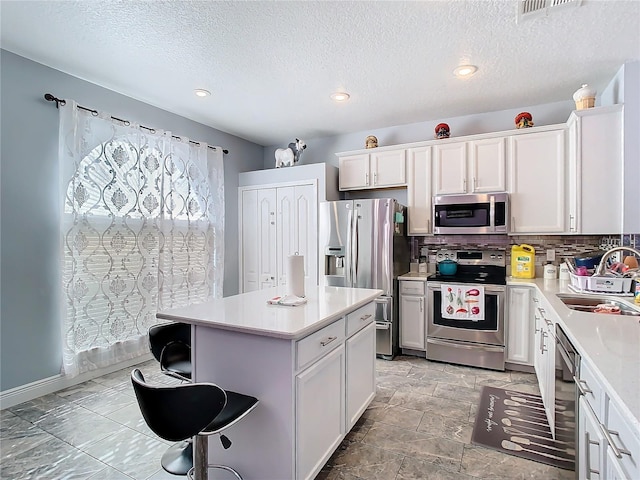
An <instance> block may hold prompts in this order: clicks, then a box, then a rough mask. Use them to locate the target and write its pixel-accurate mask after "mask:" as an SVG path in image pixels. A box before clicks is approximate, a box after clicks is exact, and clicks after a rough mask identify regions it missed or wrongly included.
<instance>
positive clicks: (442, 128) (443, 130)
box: [436, 123, 451, 138]
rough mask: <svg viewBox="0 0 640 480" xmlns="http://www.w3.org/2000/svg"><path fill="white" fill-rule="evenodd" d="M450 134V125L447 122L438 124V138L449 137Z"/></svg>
mask: <svg viewBox="0 0 640 480" xmlns="http://www.w3.org/2000/svg"><path fill="white" fill-rule="evenodd" d="M450 134H451V132H450V130H449V125H447V124H446V123H439V124H438V125H436V138H449V135H450Z"/></svg>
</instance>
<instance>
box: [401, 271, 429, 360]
mask: <svg viewBox="0 0 640 480" xmlns="http://www.w3.org/2000/svg"><path fill="white" fill-rule="evenodd" d="M425 284H426V282H423V281H419V280H401V281H400V282H399V291H400V348H408V349H411V350H418V351H422V352H425V351H426V348H425V345H426V343H425V342H426V333H425V331H426V324H427V308H426V306H427V304H426V301H427V298H426V295H425V294H426V292H425Z"/></svg>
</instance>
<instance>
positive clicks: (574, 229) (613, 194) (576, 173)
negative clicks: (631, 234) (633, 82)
mask: <svg viewBox="0 0 640 480" xmlns="http://www.w3.org/2000/svg"><path fill="white" fill-rule="evenodd" d="M622 113H623V107H622V105H613V106H609V107H597V108H589V109H586V110H577V111H574V112H573V113H572V114H571V116H570V117H569V120H568V122H567V124H568V125H569V141H568V143H569V149H568V150H569V178H568V185H569V210H570V211H569V219H570V225H569V227H570V228H569V230H570V232H571V233H582V234H602V235H609V234H616V233H622V213H623V209H622V205H623V199H622V196H623V190H624V189H623V188H622V185H623V177H622V169H623V156H622V141H623V131H624V129H623V126H622Z"/></svg>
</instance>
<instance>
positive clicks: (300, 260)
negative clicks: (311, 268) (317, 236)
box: [287, 255, 304, 297]
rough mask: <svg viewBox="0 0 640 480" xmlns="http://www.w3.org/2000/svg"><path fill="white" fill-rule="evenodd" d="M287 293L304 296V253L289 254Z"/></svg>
mask: <svg viewBox="0 0 640 480" xmlns="http://www.w3.org/2000/svg"><path fill="white" fill-rule="evenodd" d="M287 294H288V295H295V296H296V297H304V255H289V258H288V261H287Z"/></svg>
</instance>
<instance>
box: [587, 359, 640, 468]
mask: <svg viewBox="0 0 640 480" xmlns="http://www.w3.org/2000/svg"><path fill="white" fill-rule="evenodd" d="M579 389H580V402H579V407H580V410H579V413H578V416H579V419H578V436H577V438H578V471H579V473H580V476H579V478H603V479H607V480H610V479H632V478H633V479H635V478H640V438H638V432H637V431H636V432H635V433H634V430H633V427H632V426H631V425H629V423H628V422H627V421H626V420H625V418H624V417H623V415H622V414H621V413H620V408H619V407H618V405H617V403H616V401H615V400H614V399H613V398H611V395H610V394H609V392H607V391H606V389H605V387H604V386H603V384H602V383H601V381H600V380H599V379H598V378H597V376H596V375H595V374H594V372H593V371H592V369H591V366H590V365H589V364H588V363H587V362H585V361H583V362H582V363H581V367H580V385H579ZM596 472H599V476H598V475H595V473H596Z"/></svg>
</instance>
